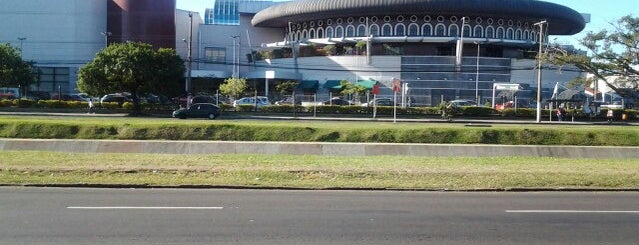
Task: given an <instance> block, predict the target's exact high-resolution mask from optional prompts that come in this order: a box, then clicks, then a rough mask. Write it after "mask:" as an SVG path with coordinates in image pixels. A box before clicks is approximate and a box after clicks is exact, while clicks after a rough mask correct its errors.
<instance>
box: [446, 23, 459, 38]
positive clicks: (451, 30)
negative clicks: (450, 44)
mask: <svg viewBox="0 0 639 245" xmlns="http://www.w3.org/2000/svg"><path fill="white" fill-rule="evenodd" d="M448 36H451V37H458V36H459V28H458V27H457V25H455V24H453V25H450V27H448Z"/></svg>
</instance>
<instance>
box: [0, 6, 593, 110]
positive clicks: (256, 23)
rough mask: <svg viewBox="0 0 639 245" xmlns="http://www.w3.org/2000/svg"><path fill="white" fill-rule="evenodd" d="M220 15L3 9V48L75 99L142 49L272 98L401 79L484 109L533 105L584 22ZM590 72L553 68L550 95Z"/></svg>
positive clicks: (561, 10)
mask: <svg viewBox="0 0 639 245" xmlns="http://www.w3.org/2000/svg"><path fill="white" fill-rule="evenodd" d="M42 4H44V5H46V6H42ZM36 5H37V6H36ZM211 6H213V8H211V9H207V10H206V12H205V16H204V17H205V18H204V19H203V18H201V17H200V16H199V15H197V13H196V14H189V12H187V11H183V10H175V0H49V1H34V0H3V1H0V9H3V12H0V16H2V18H3V19H4V20H6V21H3V22H2V23H0V28H2V30H3V32H2V33H0V42H3V43H4V42H8V43H11V44H12V45H15V46H21V47H22V50H23V55H24V58H25V59H30V60H34V61H36V64H37V65H38V66H39V67H41V68H42V71H43V72H42V74H43V75H42V76H41V84H40V86H39V87H38V88H37V89H40V90H52V91H55V89H58V87H61V88H62V89H63V90H65V91H67V92H73V91H74V90H75V89H76V87H75V81H76V77H77V75H76V74H77V69H78V68H79V67H81V66H82V65H83V64H86V63H87V62H89V61H90V60H92V59H93V57H94V55H95V53H96V52H98V51H99V50H100V49H102V48H104V47H105V45H106V44H107V43H113V42H126V41H144V42H150V43H152V44H154V46H156V47H169V48H176V49H177V51H178V53H179V54H180V55H181V56H182V57H184V58H185V60H186V58H187V57H188V56H189V55H188V54H189V53H190V54H191V55H190V56H191V58H192V61H193V62H192V68H193V72H192V74H193V76H202V77H208V78H213V79H214V83H215V82H219V81H221V80H223V79H225V78H228V77H231V76H237V77H243V78H247V79H248V80H249V81H251V83H250V84H251V86H253V87H255V89H256V90H257V91H258V93H261V94H264V93H266V92H267V91H268V92H269V94H268V95H269V96H270V97H275V96H276V94H275V89H274V86H275V83H276V82H278V81H286V80H297V81H301V85H300V92H303V93H307V94H310V93H317V95H318V97H320V98H325V97H328V96H329V93H330V91H334V89H336V88H338V87H339V85H338V84H336V81H340V80H348V81H351V82H354V83H356V82H358V81H359V82H361V84H365V85H366V84H371V83H370V82H371V81H373V82H379V83H380V84H381V85H382V89H381V94H382V95H391V94H392V90H391V87H392V86H391V83H392V81H393V80H400V81H401V82H402V84H404V85H405V87H404V88H405V89H404V91H405V93H406V97H407V98H411V101H412V102H413V103H415V104H422V105H435V104H439V102H440V101H441V100H442V99H444V100H452V99H470V100H475V99H476V97H479V98H480V99H481V101H482V103H483V102H484V101H486V100H488V99H490V98H491V96H492V93H493V92H492V89H493V87H494V84H503V83H515V84H519V85H520V86H519V88H520V90H521V91H520V92H518V93H517V95H518V96H520V98H528V97H530V92H531V91H533V90H535V89H536V87H537V84H536V80H537V75H536V70H535V68H536V61H535V56H536V53H537V50H538V47H539V44H540V42H539V41H540V40H543V41H544V42H545V41H547V40H548V39H549V38H548V36H549V35H550V36H553V35H573V34H576V33H578V32H580V31H581V30H583V28H584V26H585V24H586V22H587V18H584V16H583V15H582V14H580V13H577V12H576V11H574V10H572V9H570V8H567V7H565V6H562V5H558V4H553V3H548V2H543V1H535V0H388V1H378V0H342V1H337V0H335V1H327V0H300V1H291V2H270V1H255V0H237V1H228V0H226V1H222V0H218V1H216V2H215V3H213V2H212V4H211ZM223 9H226V10H229V11H222V10H223ZM231 10H232V11H231ZM216 13H225V14H224V15H223V16H222V15H220V14H216ZM229 13H231V14H229ZM216 17H224V18H228V20H224V19H219V18H218V19H217V20H215V18H216ZM205 20H206V23H209V24H206V23H205ZM539 23H545V24H542V25H539ZM536 24H537V25H536ZM542 26H543V32H541V35H540V30H542V29H540V27H542ZM540 37H541V39H540ZM581 75H582V74H581V73H579V72H575V71H571V70H570V69H564V70H561V71H560V70H556V69H551V68H548V69H545V70H544V72H543V79H542V90H543V91H549V90H551V88H552V87H553V86H554V85H555V83H556V82H560V83H565V82H567V81H570V80H572V79H574V78H575V77H577V76H581ZM215 79H218V80H217V81H215ZM266 84H268V88H269V89H267V87H266ZM212 86H215V85H212Z"/></svg>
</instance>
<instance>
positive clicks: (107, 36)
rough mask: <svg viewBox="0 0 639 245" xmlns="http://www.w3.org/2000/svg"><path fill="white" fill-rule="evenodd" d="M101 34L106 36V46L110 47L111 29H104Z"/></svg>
mask: <svg viewBox="0 0 639 245" xmlns="http://www.w3.org/2000/svg"><path fill="white" fill-rule="evenodd" d="M100 34H102V35H103V36H104V47H108V46H109V37H110V36H111V34H112V33H111V32H110V31H103V32H100Z"/></svg>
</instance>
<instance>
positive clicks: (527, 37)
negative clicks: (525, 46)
mask: <svg viewBox="0 0 639 245" xmlns="http://www.w3.org/2000/svg"><path fill="white" fill-rule="evenodd" d="M522 39H523V40H526V41H529V40H530V32H528V30H525V31H524V37H523V38H522Z"/></svg>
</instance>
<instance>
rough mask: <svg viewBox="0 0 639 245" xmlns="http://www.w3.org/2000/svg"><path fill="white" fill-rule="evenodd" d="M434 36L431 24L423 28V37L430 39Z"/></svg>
mask: <svg viewBox="0 0 639 245" xmlns="http://www.w3.org/2000/svg"><path fill="white" fill-rule="evenodd" d="M432 35H433V27H432V26H431V25H430V24H425V25H423V26H422V36H425V37H429V36H432Z"/></svg>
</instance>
